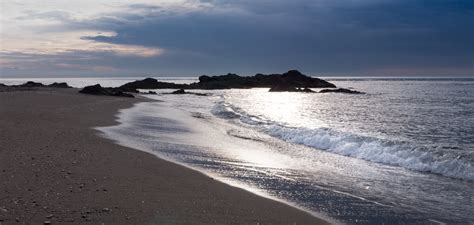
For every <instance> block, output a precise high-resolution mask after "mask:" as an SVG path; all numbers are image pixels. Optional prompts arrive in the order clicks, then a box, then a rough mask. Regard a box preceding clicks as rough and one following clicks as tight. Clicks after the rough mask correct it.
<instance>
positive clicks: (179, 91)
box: [166, 89, 207, 96]
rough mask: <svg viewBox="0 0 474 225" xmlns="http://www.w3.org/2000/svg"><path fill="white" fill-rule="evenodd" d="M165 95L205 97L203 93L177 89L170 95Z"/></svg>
mask: <svg viewBox="0 0 474 225" xmlns="http://www.w3.org/2000/svg"><path fill="white" fill-rule="evenodd" d="M166 94H171V95H183V94H190V95H197V96H207V94H204V93H196V92H187V91H185V90H184V89H179V90H176V91H173V92H171V93H166Z"/></svg>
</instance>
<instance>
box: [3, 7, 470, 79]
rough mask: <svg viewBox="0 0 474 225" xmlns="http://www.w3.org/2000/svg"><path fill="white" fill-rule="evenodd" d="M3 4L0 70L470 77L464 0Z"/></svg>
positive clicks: (96, 73) (43, 73) (5, 73)
mask: <svg viewBox="0 0 474 225" xmlns="http://www.w3.org/2000/svg"><path fill="white" fill-rule="evenodd" d="M1 4H2V5H1V10H2V11H1V13H2V17H1V19H0V21H1V24H0V25H1V29H0V38H1V46H0V67H1V70H0V73H1V74H0V75H1V76H3V77H6V76H13V77H14V76H55V77H61V76H64V77H77V76H194V75H201V74H211V75H213V74H223V73H228V72H233V73H239V74H243V75H253V74H255V73H275V72H284V71H287V70H289V69H298V70H300V71H302V72H304V73H306V74H310V75H317V76H318V75H319V76H339V75H340V76H474V41H473V40H474V1H466V0H463V1H461V0H452V1H451V0H396V1H395V0H378V1H375V0H359V1H356V0H292V1H283V0H272V1H268V0H263V1H250V0H242V1H233V0H136V1H124V0H95V1H92V0H82V1H80V0H79V1H74V2H71V1H66V0H63V1H61V0H56V1H51V0H50V1H35V0H17V1H15V0H12V1H8V2H7V1H2V3H1Z"/></svg>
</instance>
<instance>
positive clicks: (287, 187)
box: [0, 77, 474, 224]
mask: <svg viewBox="0 0 474 225" xmlns="http://www.w3.org/2000/svg"><path fill="white" fill-rule="evenodd" d="M134 79H135V78H123V79H96V78H93V79H90V80H86V79H83V78H82V79H57V80H60V81H66V82H68V83H70V84H71V85H72V86H75V87H81V86H85V85H90V84H95V83H101V84H103V85H104V86H118V85H121V84H123V83H126V82H129V81H131V80H134ZM324 79H326V80H328V81H330V82H333V83H334V84H336V85H337V86H338V87H345V88H353V89H355V90H359V91H363V92H366V93H367V94H365V95H347V94H339V93H325V94H313V93H274V92H268V89H249V90H239V89H235V90H214V91H204V90H202V91H201V90H196V92H201V93H207V94H209V96H207V97H202V96H195V95H163V94H160V93H164V92H169V91H171V90H157V91H158V92H159V94H158V95H147V96H148V97H150V98H153V99H158V100H162V101H160V102H151V103H139V104H137V105H135V106H134V107H133V108H130V109H125V110H122V111H121V112H120V114H119V117H120V122H121V124H120V125H118V126H113V127H105V128H99V129H100V130H101V131H103V133H104V136H106V137H108V138H111V139H113V140H116V141H117V142H119V143H120V144H123V145H126V146H130V147H133V148H136V149H140V150H143V151H148V152H151V153H154V154H156V155H158V156H159V157H162V158H165V159H167V160H170V161H174V162H177V163H180V164H183V165H185V166H188V167H191V168H193V169H196V170H199V171H202V172H203V173H206V174H208V175H209V176H212V177H214V178H216V179H219V180H222V181H223V182H226V183H229V184H231V185H235V186H239V187H242V188H245V189H247V190H250V191H252V192H254V193H257V194H261V195H264V196H266V197H270V198H275V199H278V200H281V201H285V202H287V203H289V204H292V205H295V206H297V207H301V208H303V209H305V210H308V211H310V212H312V213H315V214H318V215H320V216H323V217H329V218H333V219H335V220H337V221H340V222H344V223H350V224H352V223H356V224H380V223H385V224H400V223H415V224H437V223H448V224H469V223H473V221H474V213H473V210H472V209H473V207H474V78H347V77H346V78H324ZM25 80H28V79H23V80H21V81H20V80H15V81H13V80H11V79H10V80H6V79H0V83H7V84H12V83H13V82H17V83H22V82H24V81H25ZM161 80H164V81H170V82H179V83H190V82H195V81H196V79H195V78H180V79H177V78H161ZM36 81H40V82H44V83H48V82H47V81H51V82H54V81H53V80H44V79H43V80H41V79H36ZM55 81H56V80H55ZM315 90H317V89H315Z"/></svg>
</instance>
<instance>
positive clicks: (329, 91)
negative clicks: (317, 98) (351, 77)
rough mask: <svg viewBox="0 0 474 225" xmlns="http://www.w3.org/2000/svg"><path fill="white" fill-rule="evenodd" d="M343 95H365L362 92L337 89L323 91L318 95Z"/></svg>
mask: <svg viewBox="0 0 474 225" xmlns="http://www.w3.org/2000/svg"><path fill="white" fill-rule="evenodd" d="M331 92H333V93H344V94H365V93H364V92H360V91H354V90H349V89H346V88H337V89H323V90H321V91H319V93H331Z"/></svg>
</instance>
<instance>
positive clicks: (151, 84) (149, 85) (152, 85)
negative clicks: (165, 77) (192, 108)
mask: <svg viewBox="0 0 474 225" xmlns="http://www.w3.org/2000/svg"><path fill="white" fill-rule="evenodd" d="M186 86H187V85H186V84H175V83H168V82H161V81H158V80H156V79H153V78H146V79H144V80H137V81H133V82H129V83H126V84H124V85H122V86H120V87H118V88H119V89H120V90H122V91H126V92H135V93H138V89H181V88H186Z"/></svg>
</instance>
